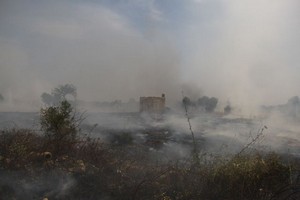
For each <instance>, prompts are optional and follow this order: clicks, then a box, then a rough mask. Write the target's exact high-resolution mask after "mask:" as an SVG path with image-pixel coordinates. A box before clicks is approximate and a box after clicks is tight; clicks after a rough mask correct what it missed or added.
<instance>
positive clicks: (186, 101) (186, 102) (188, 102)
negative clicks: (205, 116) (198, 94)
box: [182, 97, 193, 107]
mask: <svg viewBox="0 0 300 200" xmlns="http://www.w3.org/2000/svg"><path fill="white" fill-rule="evenodd" d="M182 104H183V106H186V107H189V106H192V104H193V103H192V101H191V99H190V98H188V97H183V99H182Z"/></svg>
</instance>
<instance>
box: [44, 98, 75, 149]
mask: <svg viewBox="0 0 300 200" xmlns="http://www.w3.org/2000/svg"><path fill="white" fill-rule="evenodd" d="M40 115H41V116H40V122H41V129H42V131H44V133H45V136H46V139H47V140H46V141H47V143H48V145H50V146H52V147H54V148H55V149H53V151H54V153H58V152H60V153H64V151H65V150H70V149H69V148H70V147H72V146H73V145H74V144H75V142H76V136H77V132H78V126H79V122H80V120H76V119H75V113H74V112H73V108H72V106H71V104H70V103H69V102H68V101H66V100H64V101H62V102H61V103H60V105H58V106H49V107H46V108H42V109H41V112H40Z"/></svg>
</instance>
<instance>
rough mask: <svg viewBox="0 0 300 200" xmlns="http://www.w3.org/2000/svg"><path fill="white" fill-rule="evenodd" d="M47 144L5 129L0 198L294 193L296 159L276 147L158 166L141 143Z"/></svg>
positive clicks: (280, 196)
mask: <svg viewBox="0 0 300 200" xmlns="http://www.w3.org/2000/svg"><path fill="white" fill-rule="evenodd" d="M46 144H47V145H46ZM53 145H54V146H55V144H53ZM52 148H53V146H51V145H50V146H49V143H48V141H47V138H46V137H43V136H39V135H37V134H35V133H34V132H32V131H30V130H15V129H13V130H7V131H4V132H2V133H1V134H0V199H42V198H43V197H48V198H49V199H51V200H52V199H161V200H168V199H182V200H184V199H213V200H217V199H220V200H221V199H222V200H224V199H233V200H235V199H236V200H242V199H263V200H266V199H289V198H290V199H292V197H293V198H294V199H296V198H298V197H299V196H296V195H299V187H298V186H299V173H298V172H299V168H300V164H299V160H298V161H297V159H295V162H292V161H291V160H290V162H283V160H282V158H281V157H280V156H279V155H277V154H275V153H271V154H260V153H255V154H246V155H239V156H235V157H233V158H232V159H231V160H229V161H228V159H227V160H226V159H220V158H218V159H215V160H211V161H210V162H199V163H197V164H195V163H194V162H192V160H187V161H181V160H180V161H176V162H170V163H167V164H160V163H154V162H152V160H151V159H150V158H149V151H148V150H147V149H146V148H144V147H143V146H137V145H134V144H130V143H129V144H127V145H125V146H124V145H120V146H116V145H115V144H114V145H109V144H104V143H102V142H101V141H100V140H98V139H89V138H79V139H77V141H76V144H72V145H70V146H69V147H68V148H69V151H68V152H67V153H65V152H64V153H61V154H60V153H58V154H56V155H52V154H51V150H52ZM45 152H46V153H47V152H49V153H50V154H51V155H50V156H49V155H48V154H45ZM297 162H298V163H297ZM297 188H298V190H297ZM289 195H291V196H289Z"/></svg>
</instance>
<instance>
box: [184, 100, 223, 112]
mask: <svg viewBox="0 0 300 200" xmlns="http://www.w3.org/2000/svg"><path fill="white" fill-rule="evenodd" d="M217 104H218V99H217V98H216V97H207V96H203V97H201V98H199V99H198V100H196V101H193V100H191V99H190V98H189V97H184V98H183V99H182V105H183V106H186V107H187V108H189V107H194V108H198V109H201V110H204V111H205V112H208V113H211V112H213V111H214V110H215V108H216V107H217Z"/></svg>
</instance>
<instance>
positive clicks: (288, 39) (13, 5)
mask: <svg viewBox="0 0 300 200" xmlns="http://www.w3.org/2000/svg"><path fill="white" fill-rule="evenodd" d="M299 53H300V1H299V0H102V1H101V0H98V1H96V0H57V1H46V0H2V1H0V93H1V94H2V95H3V96H4V97H5V98H6V99H8V100H13V99H22V100H25V101H32V102H38V101H40V95H41V94H42V93H43V92H50V91H51V89H52V88H54V87H55V86H57V85H58V84H66V83H71V84H74V85H75V86H76V87H77V90H78V98H79V99H83V100H88V101H110V100H116V99H122V100H124V101H127V100H128V99H129V98H135V99H138V98H139V96H152V95H160V94H161V93H166V95H167V98H168V99H169V100H170V101H172V100H175V99H176V100H177V99H179V98H181V91H182V89H184V90H186V93H190V94H188V95H195V96H197V95H199V96H200V95H203V94H204V95H208V96H216V97H218V98H219V99H220V100H222V101H230V102H232V103H234V104H238V105H241V106H249V107H250V108H251V107H252V106H255V105H259V104H277V103H284V102H285V101H286V100H287V99H288V98H289V97H291V96H295V95H300V65H299V63H300V55H299ZM186 88H188V89H186ZM191 91H193V92H194V94H192V92H191Z"/></svg>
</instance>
